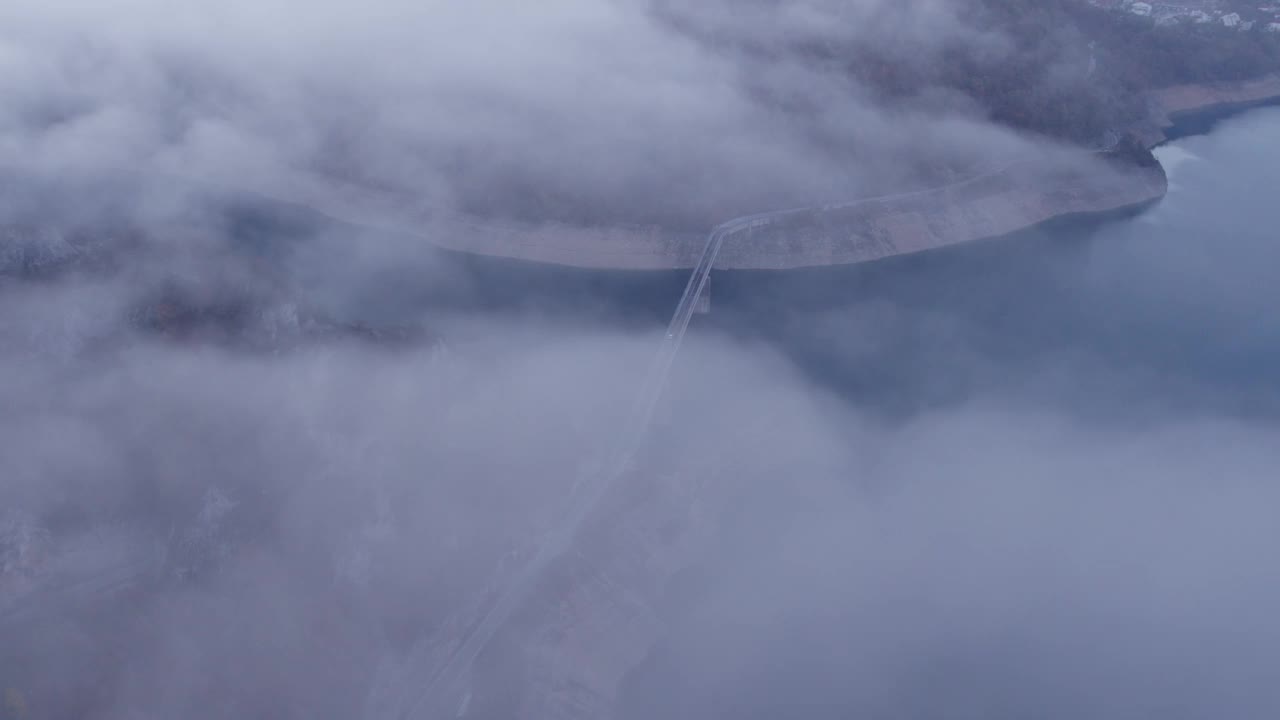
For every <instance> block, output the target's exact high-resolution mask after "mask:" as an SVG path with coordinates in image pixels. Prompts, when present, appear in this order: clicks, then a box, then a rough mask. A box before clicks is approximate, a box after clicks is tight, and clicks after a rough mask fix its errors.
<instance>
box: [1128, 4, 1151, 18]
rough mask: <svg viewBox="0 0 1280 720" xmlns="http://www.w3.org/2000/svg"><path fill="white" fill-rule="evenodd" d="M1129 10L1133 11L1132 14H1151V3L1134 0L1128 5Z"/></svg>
mask: <svg viewBox="0 0 1280 720" xmlns="http://www.w3.org/2000/svg"><path fill="white" fill-rule="evenodd" d="M1129 12H1131V13H1133V14H1134V15H1141V16H1143V17H1148V16H1149V15H1151V5H1150V4H1148V3H1144V2H1136V3H1134V4H1132V5H1130V6H1129Z"/></svg>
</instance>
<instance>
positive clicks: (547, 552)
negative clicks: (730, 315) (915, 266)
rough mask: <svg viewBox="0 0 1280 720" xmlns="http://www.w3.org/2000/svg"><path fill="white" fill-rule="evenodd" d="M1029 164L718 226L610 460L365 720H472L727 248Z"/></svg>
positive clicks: (627, 441)
mask: <svg viewBox="0 0 1280 720" xmlns="http://www.w3.org/2000/svg"><path fill="white" fill-rule="evenodd" d="M1020 162H1025V161H1015V162H1012V163H1009V164H1007V165H1004V166H1002V167H1000V168H996V169H993V170H988V171H986V172H982V173H979V174H976V175H973V176H971V177H968V178H965V179H963V180H959V181H956V182H953V183H948V184H947V185H943V186H940V187H933V188H927V189H923V190H915V191H910V192H905V193H897V194H892V195H884V196H880V197H873V198H862V199H860V200H855V201H851V202H846V203H840V204H833V205H826V206H820V207H813V208H803V209H788V210H779V211H774V212H768V213H760V214H757V215H747V216H743V217H740V218H735V219H733V220H730V221H729V222H726V223H723V224H721V225H718V226H716V227H715V228H714V229H713V230H712V231H711V233H710V234H709V235H708V236H707V242H706V245H705V246H704V247H703V250H702V255H701V256H700V257H699V259H698V263H697V265H695V266H694V268H693V272H692V273H691V274H690V276H689V282H688V284H687V285H686V286H685V289H684V294H683V295H681V297H680V302H679V303H678V304H677V305H676V310H675V313H674V314H673V315H672V317H671V322H670V324H669V325H668V326H667V331H666V334H665V335H664V336H663V338H662V341H661V344H660V346H659V348H658V352H657V354H656V355H655V357H654V359H653V361H652V363H651V365H650V366H649V370H648V372H647V374H646V375H645V378H644V380H643V382H642V384H641V386H640V391H639V393H638V394H637V396H636V399H635V404H634V405H633V407H632V409H631V412H630V413H629V414H628V415H627V417H626V420H625V424H624V427H623V428H622V432H619V433H618V434H617V436H616V438H617V440H616V442H615V444H614V445H612V447H611V448H610V449H609V450H608V451H606V453H605V454H604V456H603V457H604V459H605V463H604V465H603V466H599V465H597V466H596V468H597V469H596V470H595V471H593V472H587V473H584V474H583V475H582V476H580V477H579V478H578V480H577V482H576V483H575V484H574V486H573V489H572V491H571V493H570V496H569V501H568V503H567V504H566V506H565V508H564V511H563V512H562V514H561V515H560V516H559V519H558V520H557V521H556V522H555V523H554V524H553V525H552V528H551V530H549V531H548V532H547V533H545V534H543V535H542V537H540V538H539V541H538V542H537V543H536V549H534V551H533V552H532V553H531V557H530V559H529V560H527V561H526V562H525V563H524V565H523V566H522V567H520V568H519V569H517V570H515V571H513V572H508V573H506V574H500V576H499V577H495V578H494V579H493V580H492V581H491V582H490V584H489V586H488V587H487V588H486V589H485V590H484V592H482V593H480V594H479V595H478V596H477V597H476V598H475V600H473V601H472V602H471V603H469V604H468V605H467V606H466V607H464V608H463V609H462V611H460V612H458V613H455V614H454V615H453V616H452V617H450V619H449V620H448V621H447V622H445V623H444V624H443V625H442V626H441V627H440V629H439V630H438V631H437V632H434V633H432V634H431V635H430V636H429V637H427V638H424V639H423V640H420V641H419V642H418V643H417V645H416V646H415V647H414V649H413V650H412V651H411V652H410V653H409V654H408V656H407V657H406V658H405V659H403V660H402V661H400V662H398V663H394V664H391V665H384V666H383V667H381V668H379V670H378V673H377V677H376V678H375V681H374V687H373V689H372V690H371V692H370V694H369V698H368V702H367V704H366V706H365V713H364V717H365V720H438V719H439V718H460V717H465V716H466V713H467V709H468V708H469V706H470V703H471V689H470V674H471V668H472V665H473V664H474V663H475V661H476V658H478V657H479V656H480V654H481V653H482V652H483V651H484V649H485V647H486V646H487V645H488V644H489V642H490V641H491V640H492V639H493V636H494V635H495V634H496V633H497V632H498V631H499V630H501V629H502V626H503V625H504V624H505V623H506V622H507V620H508V619H509V618H510V617H511V615H512V614H513V613H514V612H515V611H516V610H517V609H518V608H519V607H520V604H521V603H522V602H524V601H525V600H526V599H527V598H528V597H529V595H530V594H531V593H532V592H533V591H534V588H535V587H536V585H537V581H538V579H539V578H540V577H541V576H543V574H544V573H545V571H546V570H547V569H548V568H549V567H550V566H551V564H552V563H553V562H554V561H555V560H556V559H557V558H559V557H562V556H564V555H565V554H567V553H569V552H570V551H571V550H572V547H573V542H574V539H575V537H576V536H577V534H578V532H579V531H580V529H581V528H582V526H583V524H584V522H585V521H586V519H587V516H588V515H589V514H590V513H591V511H592V509H593V508H594V507H595V506H596V505H597V504H598V503H599V501H600V499H601V498H602V497H603V496H604V495H605V494H606V493H607V492H608V491H609V489H610V488H612V487H613V486H614V485H615V484H616V483H617V481H618V480H619V479H620V478H621V477H622V476H623V475H624V474H625V473H626V472H627V470H628V469H629V468H630V467H631V464H632V459H633V458H634V457H635V455H636V453H637V452H638V451H639V449H640V447H641V445H642V444H643V442H644V438H645V435H646V434H647V431H648V429H649V425H650V423H651V422H652V420H653V416H654V412H655V411H656V409H657V407H658V403H659V401H660V400H661V399H662V395H663V391H664V390H665V389H666V387H667V382H668V380H669V377H670V375H671V369H672V367H673V365H674V364H675V360H676V355H677V353H679V351H680V345H681V343H682V342H683V341H684V336H685V334H686V333H687V332H688V329H689V323H690V321H691V320H692V319H693V315H694V312H695V311H696V309H697V304H698V298H699V296H701V295H702V293H703V291H704V290H705V289H706V286H707V283H708V281H709V280H710V277H711V269H712V268H713V267H714V266H715V263H716V258H717V257H718V256H719V254H720V249H721V247H722V246H723V245H724V243H725V240H727V239H728V238H729V237H730V236H731V235H735V234H738V233H742V232H746V231H749V230H752V229H755V228H760V227H764V226H766V225H770V224H772V223H775V222H777V221H779V220H781V219H783V218H786V217H791V216H796V215H800V214H804V213H813V212H822V211H831V210H839V209H844V208H849V207H853V206H856V205H861V204H864V203H870V202H882V201H889V200H901V199H908V198H912V197H916V196H924V195H927V194H929V193H934V192H938V191H940V190H944V189H948V188H956V187H961V186H963V185H967V184H969V183H973V182H977V181H980V180H982V179H984V178H988V177H991V176H993V175H996V174H999V173H1002V172H1005V171H1007V170H1008V169H1009V168H1011V167H1013V166H1014V165H1017V164H1019V163H1020Z"/></svg>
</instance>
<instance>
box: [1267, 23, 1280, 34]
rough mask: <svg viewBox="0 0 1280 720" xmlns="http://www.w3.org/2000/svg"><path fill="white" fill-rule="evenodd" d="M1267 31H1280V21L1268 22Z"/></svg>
mask: <svg viewBox="0 0 1280 720" xmlns="http://www.w3.org/2000/svg"><path fill="white" fill-rule="evenodd" d="M1267 32H1280V22H1273V23H1268V24H1267Z"/></svg>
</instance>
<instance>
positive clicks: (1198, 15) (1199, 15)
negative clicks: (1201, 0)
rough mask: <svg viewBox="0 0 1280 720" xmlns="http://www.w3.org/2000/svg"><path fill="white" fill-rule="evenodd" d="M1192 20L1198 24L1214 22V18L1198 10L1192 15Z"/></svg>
mask: <svg viewBox="0 0 1280 720" xmlns="http://www.w3.org/2000/svg"><path fill="white" fill-rule="evenodd" d="M1191 19H1192V20H1195V21H1196V22H1198V23H1207V22H1213V16H1212V15H1210V14H1209V13H1207V12H1205V11H1203V10H1196V11H1195V12H1192V13H1191Z"/></svg>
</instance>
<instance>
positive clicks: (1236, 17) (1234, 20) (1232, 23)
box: [1222, 13, 1240, 28]
mask: <svg viewBox="0 0 1280 720" xmlns="http://www.w3.org/2000/svg"><path fill="white" fill-rule="evenodd" d="M1222 24H1223V25H1226V26H1227V27H1230V28H1233V27H1236V26H1238V25H1239V24H1240V13H1227V14H1226V15H1223V16H1222Z"/></svg>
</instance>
